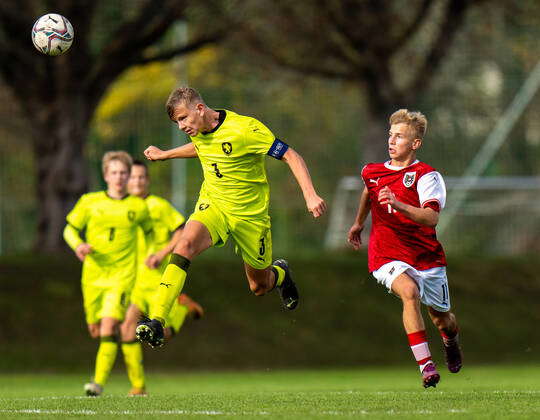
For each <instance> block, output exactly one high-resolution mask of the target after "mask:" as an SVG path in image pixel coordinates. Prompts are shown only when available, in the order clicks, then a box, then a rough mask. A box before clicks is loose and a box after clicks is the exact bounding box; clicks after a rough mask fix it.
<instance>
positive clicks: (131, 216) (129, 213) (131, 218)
mask: <svg viewBox="0 0 540 420" xmlns="http://www.w3.org/2000/svg"><path fill="white" fill-rule="evenodd" d="M128 220H129V221H130V222H133V221H134V220H135V212H134V211H133V210H130V211H128Z"/></svg>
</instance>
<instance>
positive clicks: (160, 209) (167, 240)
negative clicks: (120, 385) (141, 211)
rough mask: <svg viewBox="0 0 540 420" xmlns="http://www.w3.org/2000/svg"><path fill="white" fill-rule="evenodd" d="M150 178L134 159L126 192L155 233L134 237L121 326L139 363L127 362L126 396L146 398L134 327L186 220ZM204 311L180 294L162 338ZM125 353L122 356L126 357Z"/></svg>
mask: <svg viewBox="0 0 540 420" xmlns="http://www.w3.org/2000/svg"><path fill="white" fill-rule="evenodd" d="M149 187H150V177H149V176H148V170H147V168H146V164H145V163H143V162H141V161H138V160H135V161H134V162H133V166H132V167H131V175H130V177H129V182H128V192H129V193H130V194H131V195H133V196H136V197H140V198H142V199H143V200H144V201H145V202H146V205H147V207H148V211H149V212H150V217H151V218H152V222H153V227H154V234H153V236H152V237H151V238H150V239H151V241H147V240H146V239H145V237H144V234H143V231H142V229H139V235H138V238H137V252H138V262H137V280H136V281H135V286H134V287H133V291H132V292H131V304H130V305H129V308H128V310H127V313H126V317H125V320H124V322H123V323H122V325H121V331H122V340H123V342H122V346H130V347H135V348H137V351H138V361H139V363H138V364H132V363H128V361H127V359H126V365H127V366H131V367H132V368H131V369H128V375H129V377H130V380H131V383H132V385H133V388H132V389H131V391H130V392H129V395H146V390H145V379H144V370H143V365H142V351H141V349H140V347H141V344H140V343H139V342H138V341H137V340H136V339H135V327H136V326H137V321H138V320H139V319H140V318H141V316H142V315H143V314H144V315H148V313H149V312H150V309H151V307H152V302H151V299H150V298H151V296H152V295H153V293H154V292H155V290H156V289H157V286H158V284H159V283H160V280H161V275H162V274H163V271H164V270H165V266H166V264H165V261H164V260H165V258H166V257H167V256H168V255H169V254H170V253H171V252H172V251H173V249H174V246H175V245H176V243H177V242H178V240H179V239H180V235H181V233H182V229H183V227H184V222H185V218H184V216H182V214H180V213H179V212H178V210H176V209H175V208H174V207H173V206H172V205H171V203H169V202H168V201H167V200H165V199H164V198H161V197H158V196H156V195H153V194H150V193H149ZM203 314H204V311H203V308H202V307H201V306H200V305H199V304H198V303H197V302H195V301H194V300H192V299H191V298H190V297H189V296H187V295H185V294H181V295H180V296H179V297H178V299H177V300H176V301H175V302H174V303H173V306H172V308H171V311H170V312H169V316H168V317H167V319H166V324H165V328H164V333H165V334H164V335H165V339H166V340H169V339H170V338H172V336H173V335H175V334H177V333H178V332H179V331H180V328H181V327H182V324H183V323H184V321H185V320H186V317H188V316H189V317H191V318H194V319H199V318H201V317H202V316H203ZM127 356H128V355H126V353H124V357H127Z"/></svg>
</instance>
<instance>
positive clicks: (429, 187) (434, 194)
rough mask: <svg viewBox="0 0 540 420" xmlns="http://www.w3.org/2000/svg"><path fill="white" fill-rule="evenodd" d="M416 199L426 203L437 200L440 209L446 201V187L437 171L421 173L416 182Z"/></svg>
mask: <svg viewBox="0 0 540 420" xmlns="http://www.w3.org/2000/svg"><path fill="white" fill-rule="evenodd" d="M417 191H418V200H419V201H420V202H421V203H426V202H428V201H431V200H437V201H438V202H439V206H440V208H441V210H442V209H443V208H444V205H445V203H446V187H445V185H444V179H443V177H442V176H441V174H440V173H439V172H437V171H431V172H428V173H427V174H424V175H422V176H421V177H420V178H419V179H418V183H417Z"/></svg>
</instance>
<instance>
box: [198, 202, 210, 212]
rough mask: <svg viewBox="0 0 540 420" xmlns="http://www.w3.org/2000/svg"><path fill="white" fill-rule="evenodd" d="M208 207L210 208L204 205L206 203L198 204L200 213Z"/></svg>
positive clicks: (208, 205)
mask: <svg viewBox="0 0 540 420" xmlns="http://www.w3.org/2000/svg"><path fill="white" fill-rule="evenodd" d="M208 207H210V204H206V203H201V204H199V210H200V211H203V210H206V209H207V208H208Z"/></svg>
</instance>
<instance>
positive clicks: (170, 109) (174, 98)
mask: <svg viewBox="0 0 540 420" xmlns="http://www.w3.org/2000/svg"><path fill="white" fill-rule="evenodd" d="M194 103H200V104H204V100H203V98H202V96H201V95H200V94H199V92H197V91H196V90H195V89H193V88H190V87H187V86H183V87H179V88H176V89H175V90H173V91H172V92H171V94H170V95H169V99H167V103H166V107H167V114H169V118H170V119H171V120H172V119H173V117H174V110H175V109H176V107H177V106H178V105H181V104H184V105H192V104H194Z"/></svg>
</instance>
